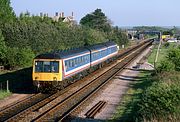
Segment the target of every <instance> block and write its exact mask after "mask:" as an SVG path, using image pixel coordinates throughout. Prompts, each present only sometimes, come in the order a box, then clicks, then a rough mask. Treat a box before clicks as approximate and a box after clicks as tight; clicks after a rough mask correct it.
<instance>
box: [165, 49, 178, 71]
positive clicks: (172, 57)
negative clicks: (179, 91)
mask: <svg viewBox="0 0 180 122" xmlns="http://www.w3.org/2000/svg"><path fill="white" fill-rule="evenodd" d="M167 59H168V60H169V61H171V62H172V63H174V65H175V70H176V71H180V48H173V49H171V50H170V51H169V53H168V56H167Z"/></svg>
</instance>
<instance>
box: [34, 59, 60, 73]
mask: <svg viewBox="0 0 180 122" xmlns="http://www.w3.org/2000/svg"><path fill="white" fill-rule="evenodd" d="M35 72H42V73H50V72H52V73H58V72H59V62H58V61H35Z"/></svg>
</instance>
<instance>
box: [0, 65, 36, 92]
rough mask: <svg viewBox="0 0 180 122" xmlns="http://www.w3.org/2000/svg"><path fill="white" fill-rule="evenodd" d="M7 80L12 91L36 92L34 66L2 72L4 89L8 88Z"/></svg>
mask: <svg viewBox="0 0 180 122" xmlns="http://www.w3.org/2000/svg"><path fill="white" fill-rule="evenodd" d="M7 80H8V84H9V91H10V92H12V93H22V94H24V93H25V94H31V93H34V92H33V91H34V90H33V84H32V67H30V68H25V69H21V70H17V71H14V72H9V73H5V74H1V75H0V84H1V89H2V90H6V87H7V84H6V82H7Z"/></svg>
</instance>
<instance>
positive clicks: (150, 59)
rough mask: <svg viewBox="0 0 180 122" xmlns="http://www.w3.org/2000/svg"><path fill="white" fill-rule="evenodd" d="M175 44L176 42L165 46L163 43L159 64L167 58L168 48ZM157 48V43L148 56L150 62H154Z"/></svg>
mask: <svg viewBox="0 0 180 122" xmlns="http://www.w3.org/2000/svg"><path fill="white" fill-rule="evenodd" d="M175 46H177V45H176V43H170V46H169V47H165V46H164V44H162V45H161V48H160V52H159V55H158V60H157V66H159V65H160V62H161V61H162V60H164V59H165V58H166V55H167V53H168V50H169V49H171V48H174V47H175ZM157 49H158V45H155V46H154V48H153V50H152V53H151V55H150V56H149V57H148V62H149V63H150V64H154V60H155V58H156V53H157Z"/></svg>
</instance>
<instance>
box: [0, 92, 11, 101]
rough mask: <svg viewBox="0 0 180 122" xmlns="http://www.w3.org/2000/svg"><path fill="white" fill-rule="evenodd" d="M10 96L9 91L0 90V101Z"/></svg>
mask: <svg viewBox="0 0 180 122" xmlns="http://www.w3.org/2000/svg"><path fill="white" fill-rule="evenodd" d="M11 94H12V93H11V92H10V91H5V90H0V100H2V99H4V98H6V97H8V96H10V95H11Z"/></svg>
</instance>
